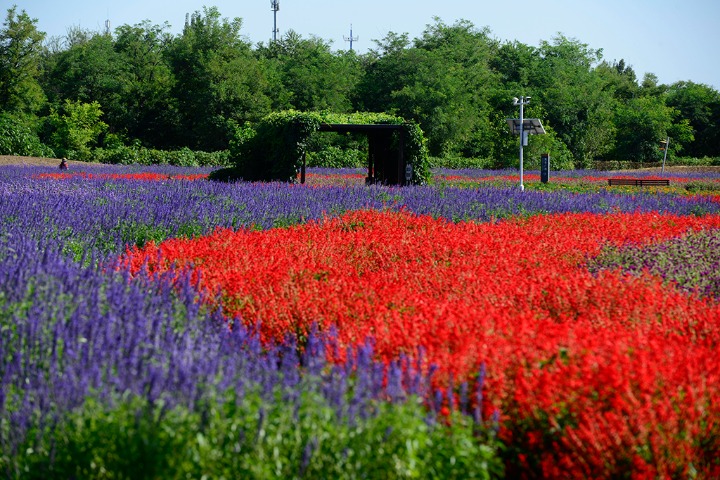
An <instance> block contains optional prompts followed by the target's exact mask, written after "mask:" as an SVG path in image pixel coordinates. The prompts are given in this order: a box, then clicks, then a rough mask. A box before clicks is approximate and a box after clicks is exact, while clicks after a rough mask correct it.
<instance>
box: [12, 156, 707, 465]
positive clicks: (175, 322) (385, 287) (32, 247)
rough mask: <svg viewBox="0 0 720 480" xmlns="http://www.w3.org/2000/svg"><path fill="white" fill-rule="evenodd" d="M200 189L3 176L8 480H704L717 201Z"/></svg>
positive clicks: (454, 180)
mask: <svg viewBox="0 0 720 480" xmlns="http://www.w3.org/2000/svg"><path fill="white" fill-rule="evenodd" d="M207 173H208V172H207V171H203V170H201V169H182V168H171V167H154V168H152V169H148V168H144V169H143V170H142V171H139V170H138V171H133V170H132V169H128V168H125V169H118V168H111V167H102V168H100V167H96V168H93V169H92V172H90V171H88V173H84V174H80V172H77V174H76V172H72V173H71V174H69V175H58V174H57V173H56V172H51V171H50V170H49V169H42V168H29V167H24V168H21V167H4V168H3V169H0V285H2V289H1V290H0V326H1V328H2V329H1V330H0V382H1V386H2V396H1V397H0V414H1V416H0V419H1V420H0V422H1V423H0V470H2V471H3V473H6V474H7V476H9V477H11V478H24V477H28V478H30V477H32V478H35V477H38V478H42V477H44V478H49V477H58V478H66V477H69V476H78V477H103V476H107V477H108V478H114V477H115V476H118V477H120V476H123V475H124V476H126V477H128V476H129V477H133V478H136V477H137V478H140V477H142V478H157V477H163V478H165V477H172V478H174V477H180V476H191V477H193V478H194V477H200V476H202V475H208V476H209V477H213V478H215V477H222V476H226V477H236V476H249V477H252V478H317V477H324V478H328V477H338V478H356V477H363V478H406V477H407V478H474V477H479V478H503V477H506V478H608V477H630V478H675V477H690V478H716V477H718V476H720V460H718V459H719V458H720V360H719V359H718V356H717V354H716V351H717V348H718V346H719V345H720V303H719V302H718V298H719V297H720V265H719V264H718V263H719V260H718V259H719V258H720V255H718V254H719V253H720V202H718V199H717V198H718V197H717V190H716V188H715V186H716V185H717V184H718V179H719V178H720V177H718V176H716V177H713V176H712V175H708V174H706V175H704V176H700V175H695V176H687V175H686V176H675V177H671V188H667V187H663V188H637V187H634V188H625V187H621V188H618V187H611V188H608V187H607V186H606V185H607V178H608V176H607V172H568V173H566V174H562V175H561V174H560V173H558V174H557V178H553V179H552V181H551V184H547V185H544V184H540V183H539V182H538V181H537V180H536V179H535V178H534V177H533V173H532V172H529V173H528V174H527V175H526V181H527V182H528V183H527V186H528V189H527V190H526V191H525V192H520V191H519V189H517V187H516V185H515V184H516V183H517V176H513V175H514V174H513V173H512V172H499V173H498V172H488V171H437V172H436V174H435V178H434V181H433V182H432V183H431V184H430V185H428V186H417V187H407V188H392V187H382V186H371V187H366V186H364V185H361V184H359V183H355V180H356V178H355V177H354V175H361V172H352V171H338V172H333V171H326V170H320V169H316V170H313V169H311V170H310V171H309V175H308V177H307V179H308V182H307V184H306V185H283V184H250V183H236V184H216V183H212V182H207V181H206V180H204V175H206V174H207ZM553 182H554V183H553ZM688 185H690V186H691V188H686V187H687V186H688ZM133 469H135V470H133ZM118 472H120V473H118Z"/></svg>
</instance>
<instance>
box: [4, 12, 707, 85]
mask: <svg viewBox="0 0 720 480" xmlns="http://www.w3.org/2000/svg"><path fill="white" fill-rule="evenodd" d="M0 4H2V5H4V6H5V8H3V20H4V19H5V13H6V11H7V9H8V8H10V7H11V6H12V5H17V7H18V10H25V11H26V12H27V14H28V15H29V16H30V17H31V18H34V19H37V28H38V29H39V30H41V31H43V32H45V33H46V34H47V35H48V37H53V36H63V35H65V34H66V33H67V31H68V29H70V28H73V27H81V28H83V29H89V30H93V31H104V29H105V22H106V20H109V21H110V27H111V30H112V29H114V28H116V27H118V26H120V25H126V24H127V25H135V24H137V23H140V22H142V21H143V20H150V21H151V23H153V24H158V25H161V24H164V23H165V22H168V23H169V24H170V25H171V28H170V32H172V33H175V34H178V33H180V32H181V30H182V28H183V25H184V23H185V16H186V14H187V13H190V14H192V13H193V12H202V10H203V7H204V6H207V7H212V6H215V7H217V8H218V11H219V12H220V14H221V16H222V17H226V18H235V17H240V18H241V19H242V20H243V27H242V30H241V33H242V35H244V36H245V37H246V39H247V40H249V41H250V42H251V43H253V44H256V43H259V42H263V43H267V42H268V41H269V40H270V39H271V38H272V30H273V11H272V9H271V0H214V1H213V0H207V1H202V0H170V1H167V0H162V1H156V0H144V1H140V0H125V1H118V0H115V1H109V0H64V1H61V0H15V1H13V0H0ZM279 4H280V9H279V11H278V12H277V25H278V30H279V35H280V36H282V35H283V34H285V33H286V32H287V31H289V30H294V31H295V32H297V33H299V34H300V35H301V36H302V37H303V38H308V37H310V36H313V35H314V36H316V37H319V38H321V39H323V40H326V41H331V42H332V46H333V48H334V49H335V50H347V49H349V48H350V44H349V42H347V41H346V40H345V38H346V37H350V28H351V25H352V32H353V37H357V40H356V41H354V42H353V49H354V50H355V51H356V52H358V53H365V52H367V50H368V49H372V48H375V47H376V44H375V43H374V41H373V40H381V39H382V38H384V37H385V36H386V35H387V34H388V32H395V33H400V34H402V33H408V34H409V36H410V38H411V39H413V38H418V37H420V36H422V33H423V31H424V30H425V28H426V26H427V25H429V24H433V23H435V21H434V18H435V17H439V18H440V19H441V20H442V21H443V22H444V23H445V24H448V25H452V24H453V23H455V22H456V21H458V20H468V21H470V22H471V23H472V24H473V25H475V26H476V27H477V28H478V29H480V28H484V27H487V28H488V29H489V30H490V34H491V36H492V37H493V38H495V39H497V40H499V41H501V42H505V41H508V42H512V41H519V42H521V43H524V44H526V45H531V46H539V45H540V43H541V42H542V41H548V42H551V41H552V39H553V37H555V36H557V35H558V34H559V33H560V34H562V35H564V36H565V37H568V38H571V39H575V40H578V41H580V42H581V43H584V44H587V45H588V46H589V47H590V48H592V49H602V52H603V59H604V60H606V61H608V62H611V63H612V62H613V61H619V60H620V59H623V60H624V61H625V64H626V65H628V66H630V67H632V68H633V70H634V71H635V73H636V75H637V77H638V80H639V81H640V80H642V78H643V76H644V75H645V74H646V73H652V74H654V75H656V76H657V78H658V81H659V82H660V83H663V84H672V83H675V82H677V81H681V80H689V81H693V82H695V83H703V84H705V85H709V86H711V87H713V88H714V89H716V90H720V55H718V53H717V47H718V45H720V26H719V25H718V22H719V21H720V1H719V0H595V1H590V0H510V1H507V0H494V1H483V0H475V1H467V0H441V1H431V0H392V1H390V0H355V1H352V0H344V1H328V0H279Z"/></svg>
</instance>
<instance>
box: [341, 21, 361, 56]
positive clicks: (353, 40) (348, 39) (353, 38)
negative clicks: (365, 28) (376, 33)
mask: <svg viewBox="0 0 720 480" xmlns="http://www.w3.org/2000/svg"><path fill="white" fill-rule="evenodd" d="M343 38H344V39H345V41H346V42H350V51H352V49H353V48H352V44H353V42H357V41H358V38H360V37H357V36H355V37H353V33H352V23H351V24H350V36H349V37H347V36H345V35H343Z"/></svg>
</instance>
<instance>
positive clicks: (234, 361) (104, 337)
mask: <svg viewBox="0 0 720 480" xmlns="http://www.w3.org/2000/svg"><path fill="white" fill-rule="evenodd" d="M0 285H2V286H3V288H2V292H0V327H1V328H0V419H2V422H1V423H2V425H1V426H0V458H2V455H4V454H5V455H6V454H8V453H9V452H10V453H11V452H13V451H14V449H16V448H18V446H19V445H21V444H23V442H24V441H26V440H27V438H26V437H27V435H28V434H29V433H31V432H34V434H35V435H41V434H43V432H44V434H47V435H51V434H52V430H53V428H54V425H56V424H58V422H60V421H61V420H62V419H63V418H64V416H65V415H67V414H68V413H70V412H72V411H73V410H75V409H77V408H79V407H80V406H82V405H83V403H84V402H85V401H86V399H87V398H89V397H92V398H95V399H97V400H99V401H100V402H102V403H103V404H105V405H113V404H114V403H116V402H118V401H122V398H127V397H140V398H143V399H145V400H147V401H148V402H149V404H151V405H163V406H164V407H163V408H172V407H173V406H175V405H181V406H184V407H186V408H189V409H190V410H198V409H201V408H202V406H203V405H204V404H206V403H207V402H208V401H212V402H215V401H221V400H222V399H223V398H227V395H225V394H226V393H227V392H233V396H234V397H235V398H236V399H237V401H242V398H243V396H244V395H245V394H253V395H256V394H260V395H261V397H262V398H264V399H265V400H266V401H268V402H272V401H277V399H276V395H277V392H279V391H280V392H282V396H283V401H284V402H286V403H287V405H288V407H289V408H293V406H294V405H296V403H297V402H299V401H301V398H300V397H301V393H303V392H308V391H313V390H314V391H317V392H318V393H319V394H320V395H322V397H323V398H324V399H325V401H326V402H327V404H328V405H329V406H331V407H332V408H334V409H335V411H336V414H337V418H338V419H343V420H344V421H347V422H350V423H351V424H352V422H355V421H359V420H362V419H363V418H367V416H368V415H371V414H372V412H374V408H373V405H372V402H373V401H376V400H378V399H388V400H392V401H404V400H405V399H407V398H408V397H409V396H410V395H418V396H420V397H422V398H426V397H427V395H428V391H429V384H430V382H429V377H428V376H427V375H422V374H420V373H419V368H416V367H417V365H418V363H415V362H411V361H410V360H409V359H407V358H403V359H400V360H398V361H397V362H395V363H394V364H392V365H390V366H389V367H388V366H385V365H384V364H382V363H378V362H376V361H374V360H373V352H372V345H371V344H370V343H367V344H366V345H365V346H363V347H360V348H358V349H356V350H355V351H354V352H353V351H350V352H348V358H349V359H350V360H349V361H348V362H347V363H345V364H343V365H334V366H331V365H328V364H327V362H326V360H325V348H326V347H325V345H332V344H333V343H332V338H331V337H328V335H329V334H328V333H324V334H319V333H317V334H316V333H313V334H311V335H310V336H309V338H308V339H307V341H306V344H305V345H303V347H304V348H303V349H302V353H301V354H299V353H298V352H299V351H300V350H299V349H298V345H297V344H296V343H295V340H294V339H292V338H289V339H288V341H286V342H285V343H283V344H281V345H262V344H261V342H260V341H259V336H258V335H256V333H255V332H256V330H257V329H249V328H245V327H244V326H243V325H242V324H240V323H239V322H238V323H236V324H235V325H234V326H233V328H232V329H229V328H228V326H227V323H226V320H227V319H225V318H222V317H221V316H220V314H218V313H217V312H210V311H208V310H207V308H206V307H201V306H200V305H201V304H200V303H199V302H198V301H197V295H198V294H197V292H196V291H195V290H194V289H193V288H192V287H191V285H190V284H189V282H188V281H187V279H184V280H181V282H179V283H177V284H175V285H174V286H173V285H170V284H169V283H167V282H164V281H162V279H154V281H148V280H147V279H146V280H141V279H131V278H129V277H128V276H127V275H126V274H123V273H120V272H116V271H113V270H106V271H102V270H100V269H99V268H97V267H82V266H80V265H78V264H77V263H74V262H72V261H69V260H68V259H67V258H66V257H65V256H64V255H62V254H61V253H60V251H59V250H58V249H57V248H53V246H48V245H45V246H41V245H38V244H37V243H36V242H34V241H29V240H26V239H20V238H14V237H13V238H5V239H3V240H0ZM330 335H331V334H330ZM299 367H301V369H302V371H303V374H302V375H301V374H300V368H299ZM430 375H431V373H430ZM438 408H439V407H438Z"/></svg>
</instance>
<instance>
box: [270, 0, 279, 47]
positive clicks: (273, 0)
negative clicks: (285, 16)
mask: <svg viewBox="0 0 720 480" xmlns="http://www.w3.org/2000/svg"><path fill="white" fill-rule="evenodd" d="M270 8H271V9H272V12H273V32H272V33H273V34H272V39H273V42H275V41H277V34H278V28H277V12H278V10H280V0H270Z"/></svg>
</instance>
